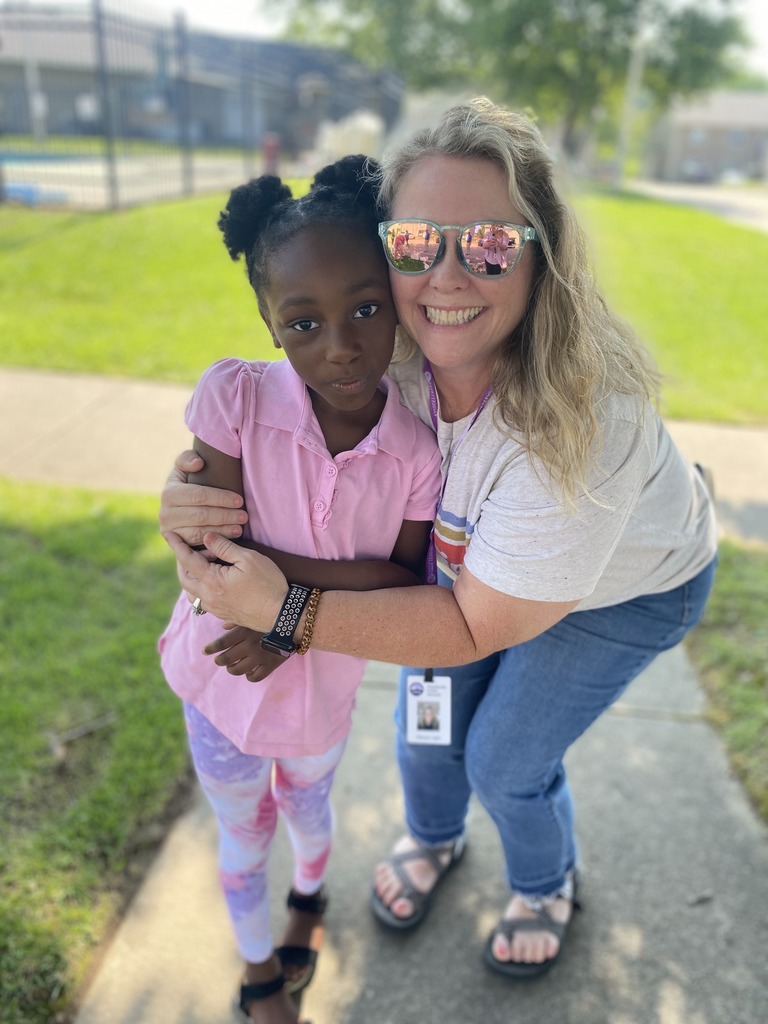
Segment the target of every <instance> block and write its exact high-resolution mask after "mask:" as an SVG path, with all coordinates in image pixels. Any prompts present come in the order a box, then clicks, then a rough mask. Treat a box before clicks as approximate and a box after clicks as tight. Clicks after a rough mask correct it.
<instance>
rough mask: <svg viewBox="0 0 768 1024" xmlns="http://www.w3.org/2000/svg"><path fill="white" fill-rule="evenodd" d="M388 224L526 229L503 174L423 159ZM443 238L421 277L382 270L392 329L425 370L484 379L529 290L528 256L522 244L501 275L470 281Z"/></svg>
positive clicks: (531, 256) (461, 161)
mask: <svg viewBox="0 0 768 1024" xmlns="http://www.w3.org/2000/svg"><path fill="white" fill-rule="evenodd" d="M389 216H390V218H391V219H392V220H401V219H412V220H431V221H434V222H435V223H437V224H469V223H478V224H479V223H482V222H485V223H488V222H489V221H496V222H498V221H511V222H512V223H515V224H526V223H527V221H526V220H525V219H524V217H523V215H522V214H521V212H520V210H518V209H517V207H516V206H514V205H513V204H512V201H511V200H510V198H509V189H508V186H507V178H506V174H505V172H504V171H503V170H502V168H500V167H499V166H497V165H496V164H495V163H492V162H491V161H490V160H485V159H483V158H481V157H451V156H438V155H434V156H426V157H424V158H423V159H421V160H419V162H418V163H416V164H414V166H413V167H412V168H411V169H410V170H409V171H408V172H407V173H406V174H405V176H404V177H403V179H402V181H401V182H400V186H399V188H398V190H397V192H396V194H395V198H394V202H393V204H392V211H391V213H390V215H389ZM456 234H457V232H455V231H450V232H446V239H447V240H448V241H449V242H450V243H451V244H449V245H446V251H445V255H444V256H443V258H442V259H441V260H440V262H439V263H438V264H437V265H436V266H435V267H434V268H433V269H431V270H429V271H428V272H427V273H426V274H414V275H413V276H409V275H407V274H401V273H398V272H397V271H395V270H392V269H390V279H391V281H392V293H393V295H394V299H395V305H396V306H397V312H398V317H399V320H400V323H401V324H402V325H403V327H404V328H405V329H406V331H407V332H408V334H410V336H411V337H412V338H413V339H414V341H416V342H417V343H418V345H419V347H420V348H421V350H422V351H423V352H424V355H425V356H426V357H427V358H428V359H429V361H430V363H431V364H432V366H433V368H434V369H436V370H444V371H456V370H458V371H464V372H472V371H477V370H481V371H483V372H484V373H485V374H488V373H490V368H491V366H492V365H493V362H494V359H495V356H496V353H497V352H498V350H499V348H500V347H501V345H502V344H503V342H504V341H505V339H506V338H508V337H509V335H510V333H511V332H512V330H513V329H514V328H515V327H516V326H517V325H518V324H519V323H520V321H521V320H522V318H523V315H524V314H525V310H526V307H527V305H528V300H529V298H530V295H531V291H532V287H533V272H534V263H535V253H534V250H533V245H534V244H535V243H528V244H527V245H526V246H525V248H524V250H523V253H522V255H521V257H520V261H519V263H518V264H517V267H516V268H515V270H514V271H513V272H512V273H511V274H510V275H509V276H508V277H497V276H489V277H483V278H479V277H474V276H473V275H472V274H470V273H468V272H467V271H466V270H465V269H464V267H463V266H462V264H461V263H460V262H459V260H458V257H457V255H456V248H455V244H453V243H454V239H455V237H456Z"/></svg>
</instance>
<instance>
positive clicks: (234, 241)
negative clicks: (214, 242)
mask: <svg viewBox="0 0 768 1024" xmlns="http://www.w3.org/2000/svg"><path fill="white" fill-rule="evenodd" d="M292 198H293V196H292V193H291V190H290V189H289V188H288V186H287V185H284V184H283V183H282V181H281V180H280V178H277V177H275V175H273V174H265V175H262V177H260V178H253V179H252V180H251V181H249V182H248V183H247V184H246V185H238V187H237V188H235V189H233V190H232V192H231V193H230V195H229V200H228V202H227V206H226V209H225V210H222V212H221V214H220V216H219V221H218V224H219V230H220V231H221V233H222V234H223V236H224V244H225V245H226V247H227V251H228V252H229V255H230V256H231V257H232V259H233V260H236V259H238V258H239V257H240V256H242V255H246V256H247V255H248V254H249V253H250V252H251V251H252V249H253V246H254V244H255V243H256V239H257V238H258V236H259V234H260V232H261V231H262V230H263V228H264V225H265V224H266V222H267V221H268V220H269V218H270V217H271V216H272V214H273V212H274V210H275V207H277V206H279V205H280V204H281V203H285V202H287V201H288V200H289V199H292Z"/></svg>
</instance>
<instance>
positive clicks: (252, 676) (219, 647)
mask: <svg viewBox="0 0 768 1024" xmlns="http://www.w3.org/2000/svg"><path fill="white" fill-rule="evenodd" d="M224 628H225V629H226V630H227V632H226V633H223V634H222V635H221V636H219V637H217V638H216V639H215V640H212V641H211V642H210V643H209V644H206V645H205V647H204V648H203V651H204V652H205V654H215V655H216V657H215V658H214V659H213V660H214V661H215V662H216V664H217V665H221V667H222V668H226V670H227V672H229V674H230V675H233V676H245V678H246V679H247V680H248V681H249V682H251V683H259V682H261V680H262V679H266V678H267V676H268V675H269V674H270V673H271V672H274V671H275V669H276V668H279V667H280V666H281V665H284V664H285V658H281V657H280V655H279V654H273V653H272V652H271V651H265V650H264V648H263V647H262V646H261V638H262V637H263V636H264V634H263V633H259V632H257V631H256V630H255V629H248V628H247V627H245V626H233V625H231V623H227V624H226V625H225V626H224Z"/></svg>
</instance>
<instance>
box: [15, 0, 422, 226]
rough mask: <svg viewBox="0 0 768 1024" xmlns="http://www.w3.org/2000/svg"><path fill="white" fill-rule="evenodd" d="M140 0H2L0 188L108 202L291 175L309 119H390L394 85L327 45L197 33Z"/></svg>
mask: <svg viewBox="0 0 768 1024" xmlns="http://www.w3.org/2000/svg"><path fill="white" fill-rule="evenodd" d="M137 10H139V8H138V7H137V4H135V3H130V4H129V3H127V2H122V0H91V2H90V3H84V4H82V5H81V6H67V7H64V6H61V7H58V8H46V9H45V10H43V11H41V10H40V9H36V8H31V7H29V6H23V5H21V4H14V3H5V4H3V5H1V6H0V194H1V195H2V198H4V199H5V200H6V201H16V202H25V203H29V204H38V205H60V206H67V207H77V208H82V209H118V208H121V207H125V206H130V205H135V204H138V203H143V202H148V201H155V200H158V199H163V198H172V197H177V196H185V195H187V196H188V195H192V194H194V193H198V192H206V191H212V190H220V189H227V188H231V187H233V186H234V185H236V184H239V183H240V182H242V181H244V180H246V179H247V178H249V177H252V176H253V175H254V174H259V173H263V172H265V171H267V172H271V171H274V170H276V169H278V167H279V169H280V170H282V171H283V173H286V172H288V173H289V172H290V167H291V166H292V162H293V161H295V159H296V158H297V157H298V156H299V154H300V153H301V152H303V151H306V150H309V149H311V148H312V145H313V141H314V138H315V135H316V133H317V130H318V126H319V125H320V124H321V123H323V121H326V120H328V119H331V120H333V119H334V118H339V117H343V116H344V115H345V114H347V113H350V112H351V111H353V110H355V109H361V108H365V109H370V110H374V111H375V112H377V113H378V114H380V115H381V116H382V117H383V119H384V120H385V121H390V122H391V121H392V120H394V118H395V117H396V115H397V112H398V110H399V106H400V99H401V94H402V83H401V82H400V81H399V80H398V79H396V78H395V77H394V76H392V75H391V74H390V75H388V74H386V73H384V74H376V73H373V72H370V71H369V70H368V69H366V68H363V67H362V66H361V65H359V64H357V63H356V62H353V61H351V60H349V59H348V58H345V57H343V56H342V55H341V54H334V53H332V52H330V51H325V50H310V49H309V48H304V47H298V46H295V45H291V44H287V43H286V44H283V43H275V42H272V41H265V40H258V39H249V38H241V37H231V36H223V35H215V34H212V33H206V32H200V31H195V30H194V28H193V27H190V26H189V25H188V24H187V23H186V21H185V19H184V17H183V16H182V15H180V14H179V15H177V16H176V17H175V18H173V19H172V20H169V19H168V18H164V17H163V16H162V15H157V14H154V13H153V12H151V11H150V10H144V11H142V12H141V15H139V14H137Z"/></svg>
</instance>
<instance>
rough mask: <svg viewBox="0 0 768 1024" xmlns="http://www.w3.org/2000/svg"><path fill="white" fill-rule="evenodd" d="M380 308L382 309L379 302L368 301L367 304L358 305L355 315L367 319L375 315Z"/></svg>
mask: <svg viewBox="0 0 768 1024" xmlns="http://www.w3.org/2000/svg"><path fill="white" fill-rule="evenodd" d="M379 309H381V306H379V304H378V303H377V302H366V303H365V305H363V306H359V307H358V309H357V311H356V312H355V316H356V317H362V318H363V319H364V320H365V319H367V317H369V316H373V314H374V313H375V312H376V311H377V310H379Z"/></svg>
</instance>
